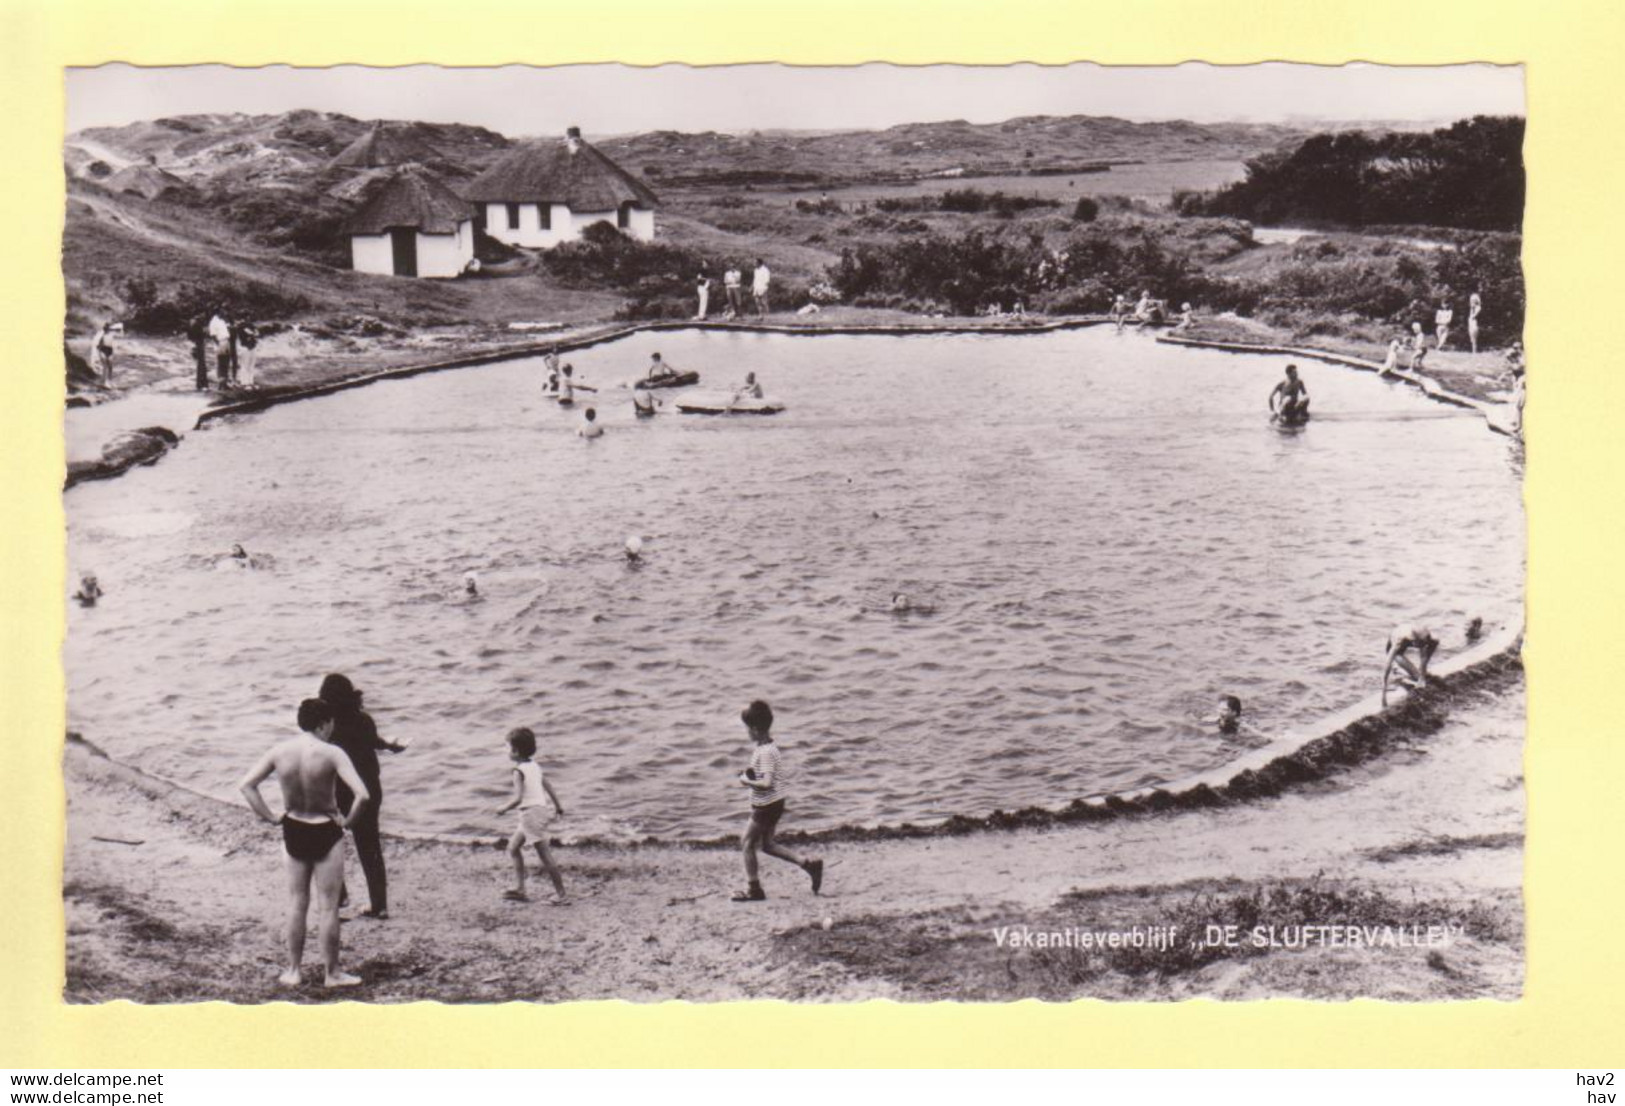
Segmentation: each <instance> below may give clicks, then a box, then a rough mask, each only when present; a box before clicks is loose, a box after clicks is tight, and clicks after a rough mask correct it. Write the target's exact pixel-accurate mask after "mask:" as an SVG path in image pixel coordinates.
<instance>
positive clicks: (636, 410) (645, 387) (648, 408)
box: [632, 380, 660, 419]
mask: <svg viewBox="0 0 1625 1106" xmlns="http://www.w3.org/2000/svg"><path fill="white" fill-rule="evenodd" d="M658 406H660V401H659V400H658V399H656V398H655V397H654V395H653V394H652V393H651V392H650V391H649V382H648V381H647V380H639V381H638V382H637V383H635V384H633V385H632V414H634V415H636V416H637V417H638V418H640V419H652V418H654V415H655V408H656V407H658Z"/></svg>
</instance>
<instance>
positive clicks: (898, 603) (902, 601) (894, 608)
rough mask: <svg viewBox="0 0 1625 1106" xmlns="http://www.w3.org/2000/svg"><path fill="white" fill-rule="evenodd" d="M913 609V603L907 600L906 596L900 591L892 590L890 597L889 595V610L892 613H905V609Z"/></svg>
mask: <svg viewBox="0 0 1625 1106" xmlns="http://www.w3.org/2000/svg"><path fill="white" fill-rule="evenodd" d="M913 609H914V605H913V604H912V603H910V602H909V601H908V596H906V595H904V594H903V593H902V592H900V591H895V592H892V597H891V612H892V614H903V613H905V612H907V611H911V610H913Z"/></svg>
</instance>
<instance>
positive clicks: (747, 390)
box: [733, 373, 762, 403]
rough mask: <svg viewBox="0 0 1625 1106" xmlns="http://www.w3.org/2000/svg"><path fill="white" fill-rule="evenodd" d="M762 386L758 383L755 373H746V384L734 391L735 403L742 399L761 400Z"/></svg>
mask: <svg viewBox="0 0 1625 1106" xmlns="http://www.w3.org/2000/svg"><path fill="white" fill-rule="evenodd" d="M761 398H762V386H761V385H760V384H758V383H756V374H755V373H746V374H745V382H744V383H743V384H741V385H740V386H739V387H738V388H736V389H734V398H733V401H734V402H735V403H738V402H739V401H740V400H742V399H761Z"/></svg>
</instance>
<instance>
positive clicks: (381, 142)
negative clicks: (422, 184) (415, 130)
mask: <svg viewBox="0 0 1625 1106" xmlns="http://www.w3.org/2000/svg"><path fill="white" fill-rule="evenodd" d="M439 156H440V155H439V154H438V153H436V152H435V150H434V148H433V147H432V146H430V145H429V144H428V143H427V142H424V141H423V140H422V139H420V138H418V137H417V136H416V135H414V134H411V133H410V132H407V131H404V130H401V129H400V128H398V127H386V126H385V125H384V124H382V123H376V124H374V125H373V128H372V129H371V130H369V131H368V132H367V133H366V134H364V135H362V136H361V137H360V138H358V139H356V140H355V141H354V142H352V143H350V144H349V145H348V146H346V147H344V149H342V150H340V151H339V152H338V153H337V154H336V155H335V156H334V158H333V160H332V161H330V162H329V163H328V164H329V165H338V166H343V167H345V168H349V169H373V168H376V167H378V166H380V165H404V164H406V163H407V162H409V161H432V160H433V159H435V158H437V157H439Z"/></svg>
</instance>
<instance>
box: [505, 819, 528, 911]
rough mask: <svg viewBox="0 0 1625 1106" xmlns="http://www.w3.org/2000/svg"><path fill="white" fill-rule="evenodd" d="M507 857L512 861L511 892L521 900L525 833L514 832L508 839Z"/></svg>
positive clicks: (523, 876)
mask: <svg viewBox="0 0 1625 1106" xmlns="http://www.w3.org/2000/svg"><path fill="white" fill-rule="evenodd" d="M508 856H509V857H510V858H511V859H512V860H513V890H514V892H515V893H516V894H517V895H518V896H519V897H520V898H523V897H524V894H525V833H524V831H523V830H516V831H514V835H513V836H512V837H510V838H508Z"/></svg>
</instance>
